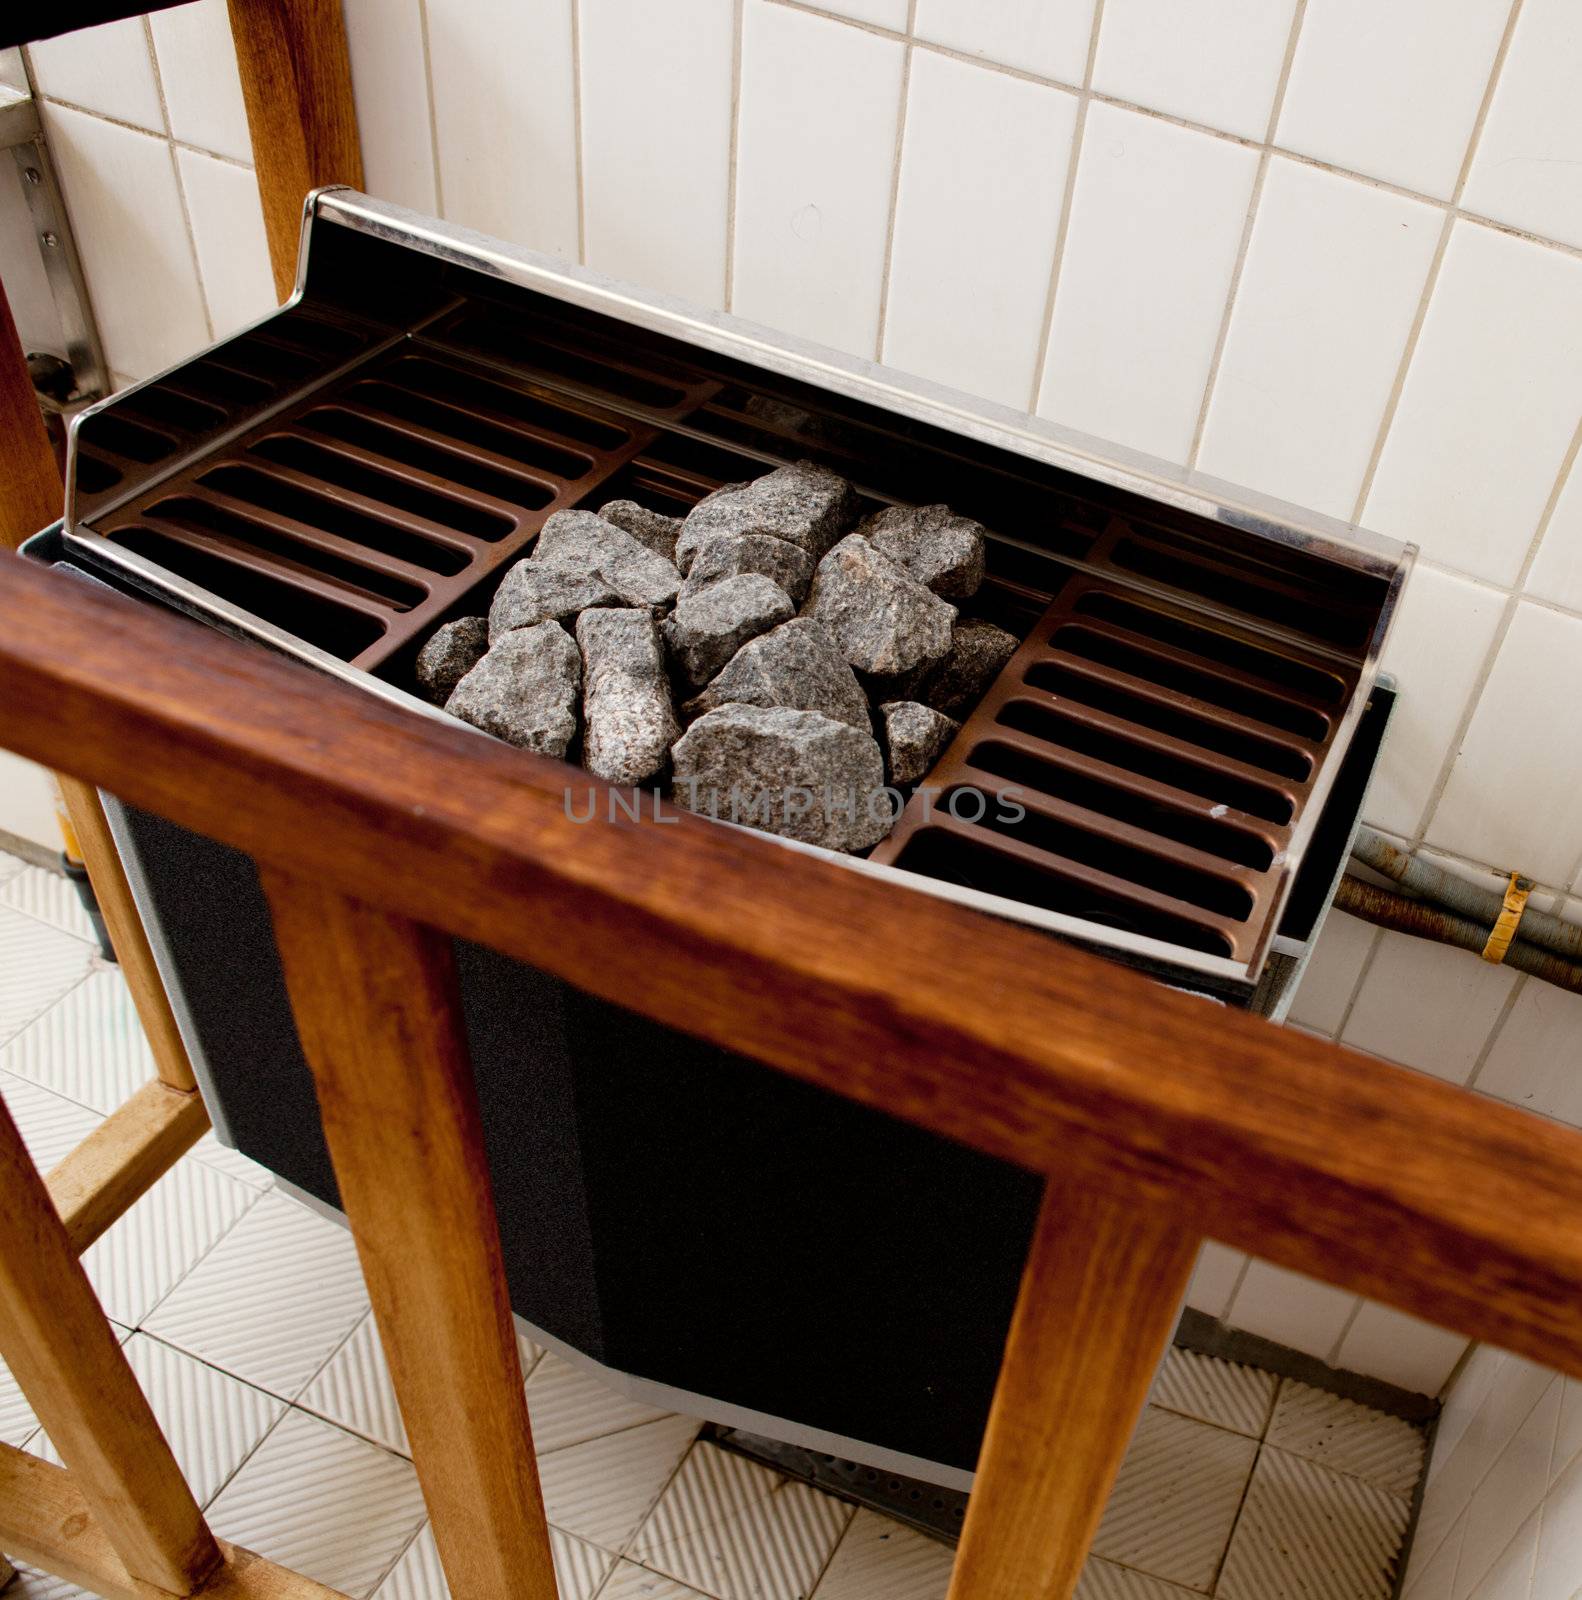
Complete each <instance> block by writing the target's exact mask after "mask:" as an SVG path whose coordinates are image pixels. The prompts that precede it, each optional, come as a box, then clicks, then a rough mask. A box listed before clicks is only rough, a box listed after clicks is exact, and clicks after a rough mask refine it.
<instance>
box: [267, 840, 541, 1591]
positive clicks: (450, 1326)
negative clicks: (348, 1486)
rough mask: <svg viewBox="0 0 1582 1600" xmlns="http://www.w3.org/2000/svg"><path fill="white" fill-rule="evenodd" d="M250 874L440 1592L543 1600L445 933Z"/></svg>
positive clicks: (535, 1511)
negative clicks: (269, 926) (406, 1445)
mask: <svg viewBox="0 0 1582 1600" xmlns="http://www.w3.org/2000/svg"><path fill="white" fill-rule="evenodd" d="M262 876H263V883H264V889H265V892H266V893H267V894H268V896H269V904H270V908H271V911H272V912H273V915H274V922H275V932H276V935H277V939H278V943H279V946H280V957H281V962H282V965H283V966H284V968H285V974H286V986H287V989H288V990H289V992H290V995H291V1008H292V1010H293V1012H295V1014H296V1019H297V1027H298V1031H299V1032H300V1033H301V1036H302V1046H303V1050H304V1052H305V1053H306V1055H307V1058H308V1064H309V1065H310V1066H311V1068H312V1069H313V1077H314V1082H315V1084H316V1085H317V1088H318V1096H319V1110H320V1113H321V1115H322V1117H323V1121H324V1135H325V1139H326V1141H327V1142H328V1144H329V1150H330V1157H331V1160H332V1161H333V1162H334V1165H335V1179H336V1182H337V1183H338V1184H339V1186H340V1193H341V1203H342V1205H343V1206H344V1207H345V1210H346V1216H347V1220H348V1221H349V1222H350V1223H351V1228H352V1235H353V1237H354V1238H355V1239H356V1241H357V1251H358V1255H359V1256H360V1257H361V1260H362V1268H363V1277H364V1279H365V1280H366V1281H367V1284H368V1295H369V1298H370V1299H371V1300H372V1302H373V1308H374V1316H375V1320H376V1323H377V1325H378V1329H379V1336H380V1340H381V1342H382V1344H383V1346H384V1352H385V1356H386V1359H387V1360H388V1362H389V1365H390V1376H391V1379H392V1381H393V1382H394V1385H395V1392H396V1398H397V1399H398V1400H399V1401H400V1404H401V1415H402V1418H403V1420H404V1421H405V1423H406V1428H407V1434H408V1436H409V1438H410V1439H411V1442H412V1459H413V1463H414V1464H415V1465H416V1467H417V1473H418V1479H419V1481H420V1482H421V1484H422V1486H423V1498H424V1500H425V1501H426V1502H427V1504H428V1509H429V1515H430V1517H431V1518H432V1520H433V1524H434V1537H435V1540H436V1542H437V1543H438V1546H439V1554H440V1560H441V1561H442V1563H443V1564H444V1568H445V1575H446V1577H447V1578H448V1579H449V1581H450V1592H451V1594H452V1596H454V1600H555V1595H556V1593H557V1591H556V1587H555V1572H554V1564H553V1561H552V1559H551V1556H550V1549H549V1530H548V1526H547V1524H546V1522H545V1520H544V1506H543V1500H542V1497H541V1495H540V1491H539V1484H538V1468H537V1465H536V1463H535V1461H534V1458H533V1440H532V1434H531V1431H530V1429H529V1426H528V1419H527V1402H526V1397H525V1395H524V1393H523V1384H522V1372H521V1366H520V1363H519V1360H518V1356H517V1346H516V1333H515V1328H514V1326H513V1324H512V1321H511V1310H510V1303H509V1301H508V1299H507V1295H506V1285H505V1271H504V1267H503V1265H502V1263H501V1259H500V1234H499V1227H498V1224H497V1221H496V1218H495V1209H494V1195H493V1190H492V1188H491V1186H490V1182H489V1173H488V1167H487V1164H486V1158H485V1155H484V1147H483V1129H482V1125H481V1122H480V1120H479V1114H478V1099H477V1094H476V1091H475V1089H474V1087H473V1081H472V1068H471V1064H470V1063H469V1061H468V1059H467V1046H466V1038H465V1034H464V1032H463V1026H462V1015H461V1001H460V995H459V991H458V989H457V984H456V974H455V970H454V963H453V959H452V956H451V949H450V941H449V940H448V939H447V938H445V937H444V936H443V935H441V934H438V933H436V932H434V931H433V930H432V929H431V928H426V927H423V926H422V925H421V924H419V923H415V922H409V921H407V920H406V919H404V918H401V917H397V916H392V915H390V914H388V913H386V912H383V911H379V910H377V909H376V908H374V907H372V906H369V905H365V904H363V903H361V902H359V901H356V900H351V899H348V898H346V897H345V896H343V895H339V894H336V893H334V892H333V891H332V890H329V889H325V888H321V887H319V886H318V885H316V884H314V883H312V882H310V881H308V880H306V879H299V878H294V877H290V876H287V875H286V874H284V873H281V872H279V871H278V870H274V869H265V870H264V871H263V874H262Z"/></svg>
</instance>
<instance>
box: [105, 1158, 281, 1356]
mask: <svg viewBox="0 0 1582 1600" xmlns="http://www.w3.org/2000/svg"><path fill="white" fill-rule="evenodd" d="M257 1198H258V1197H257V1195H256V1194H255V1193H254V1192H253V1191H252V1190H251V1189H247V1188H244V1187H243V1186H242V1185H241V1184H239V1183H233V1182H232V1181H231V1180H230V1179H229V1178H227V1177H225V1176H224V1175H223V1174H221V1173H218V1172H216V1171H214V1169H213V1168H212V1167H206V1166H204V1165H203V1164H202V1162H199V1161H194V1160H192V1159H191V1158H190V1157H187V1158H184V1159H183V1160H181V1161H179V1162H178V1163H177V1164H176V1165H175V1166H174V1167H172V1168H171V1169H170V1171H169V1172H167V1173H166V1174H165V1176H164V1177H163V1178H161V1179H160V1180H159V1182H158V1183H156V1184H155V1185H154V1187H153V1188H152V1189H150V1190H149V1191H148V1193H147V1194H145V1195H144V1196H143V1197H142V1199H140V1200H139V1201H137V1203H136V1204H135V1205H133V1207H132V1208H131V1210H130V1211H128V1212H127V1213H126V1214H125V1215H124V1216H122V1217H121V1218H120V1219H119V1220H118V1221H116V1222H114V1223H112V1224H111V1226H110V1229H109V1231H108V1232H107V1233H106V1234H104V1235H103V1237H102V1238H100V1239H98V1240H97V1241H96V1242H95V1243H94V1244H93V1245H91V1246H90V1247H89V1248H88V1250H87V1251H86V1252H85V1253H84V1254H83V1258H82V1264H83V1266H84V1267H85V1268H86V1269H87V1272H88V1278H89V1281H90V1282H91V1283H92V1284H93V1286H94V1288H95V1289H96V1290H97V1291H98V1295H99V1301H100V1303H101V1304H102V1305H103V1306H104V1309H105V1311H106V1313H107V1314H108V1315H109V1316H111V1317H113V1318H114V1319H115V1320H116V1321H117V1322H120V1323H124V1324H125V1325H126V1326H127V1327H129V1328H135V1327H138V1326H139V1325H140V1324H141V1323H142V1321H143V1319H144V1318H145V1317H146V1316H148V1314H149V1313H150V1312H151V1311H152V1310H153V1309H154V1307H155V1306H157V1305H158V1304H159V1303H160V1301H161V1300H163V1299H164V1298H165V1296H166V1295H168V1294H169V1293H170V1292H171V1290H172V1289H174V1288H175V1287H176V1285H177V1284H178V1283H180V1282H181V1280H182V1279H183V1278H184V1277H185V1276H186V1275H187V1274H188V1273H189V1272H190V1271H191V1270H192V1269H193V1267H195V1266H196V1265H197V1264H198V1262H199V1260H200V1259H201V1258H202V1257H203V1256H204V1254H205V1253H206V1252H207V1251H209V1250H210V1249H212V1248H213V1247H214V1246H215V1245H216V1244H217V1243H218V1242H219V1241H220V1240H221V1239H222V1238H223V1237H224V1236H225V1234H226V1233H227V1232H228V1231H229V1230H230V1228H231V1227H232V1226H233V1225H234V1224H235V1223H236V1222H237V1221H238V1219H239V1218H241V1217H242V1216H243V1215H244V1214H245V1213H246V1211H247V1208H248V1207H249V1206H250V1205H252V1204H253V1203H254V1201H255V1200H256V1199H257Z"/></svg>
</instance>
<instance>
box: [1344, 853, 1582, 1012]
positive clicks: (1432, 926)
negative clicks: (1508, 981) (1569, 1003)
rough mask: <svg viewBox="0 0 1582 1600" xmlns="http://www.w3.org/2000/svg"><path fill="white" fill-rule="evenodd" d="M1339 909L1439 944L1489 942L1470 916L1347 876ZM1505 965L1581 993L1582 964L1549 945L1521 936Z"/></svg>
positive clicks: (1474, 947) (1470, 946) (1476, 947)
mask: <svg viewBox="0 0 1582 1600" xmlns="http://www.w3.org/2000/svg"><path fill="white" fill-rule="evenodd" d="M1335 909H1336V910H1337V911H1345V912H1347V913H1349V914H1350V915H1351V916H1354V917H1360V918H1361V919H1362V920H1363V921H1364V922H1371V923H1373V924H1374V926H1375V927H1379V928H1389V929H1390V930H1391V931H1392V932H1395V933H1409V934H1412V935H1413V936H1415V937H1416V938H1419V939H1434V940H1437V941H1438V942H1439V943H1440V944H1449V945H1456V946H1458V947H1459V948H1461V949H1463V950H1471V951H1481V950H1482V949H1483V946H1484V945H1485V944H1486V943H1487V942H1488V937H1489V930H1488V929H1487V928H1486V927H1484V926H1483V925H1482V924H1480V923H1477V922H1474V921H1472V919H1471V918H1470V917H1462V916H1458V915H1457V914H1456V913H1455V912H1453V911H1447V910H1445V909H1444V908H1443V907H1442V906H1436V905H1431V904H1429V902H1428V901H1426V900H1410V899H1408V898H1407V897H1406V896H1405V895H1401V894H1396V893H1395V892H1394V891H1393V890H1391V889H1381V888H1380V887H1379V886H1378V885H1377V884H1372V883H1364V882H1363V881H1362V879H1360V878H1352V877H1345V878H1342V879H1341V880H1340V887H1339V888H1338V889H1337V890H1336V891H1335ZM1504 965H1506V966H1507V967H1514V968H1515V969H1516V970H1517V971H1518V972H1526V973H1529V974H1531V976H1533V977H1535V978H1541V979H1543V981H1544V982H1545V983H1552V984H1554V985H1555V986H1556V987H1557V988H1561V989H1569V990H1570V991H1571V992H1572V993H1573V994H1582V965H1578V964H1577V963H1576V962H1574V961H1567V960H1565V959H1564V958H1563V957H1562V956H1557V955H1555V954H1553V953H1552V952H1551V951H1548V950H1540V949H1538V948H1537V947H1536V946H1534V945H1530V944H1528V943H1527V942H1526V941H1525V940H1523V939H1515V940H1512V942H1511V947H1510V949H1509V950H1507V951H1506V952H1505V962H1504Z"/></svg>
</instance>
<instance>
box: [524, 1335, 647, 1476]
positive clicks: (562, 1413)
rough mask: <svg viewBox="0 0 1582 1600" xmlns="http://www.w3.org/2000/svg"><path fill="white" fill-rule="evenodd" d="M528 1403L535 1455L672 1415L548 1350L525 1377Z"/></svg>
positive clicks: (599, 1437)
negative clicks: (602, 1381)
mask: <svg viewBox="0 0 1582 1600" xmlns="http://www.w3.org/2000/svg"><path fill="white" fill-rule="evenodd" d="M527 1409H528V1414H529V1415H530V1416H531V1417H532V1419H533V1446H534V1448H535V1449H536V1450H537V1452H538V1453H539V1455H544V1454H546V1453H547V1452H548V1451H550V1450H562V1449H564V1448H565V1447H566V1446H567V1445H573V1444H581V1443H583V1442H584V1441H585V1440H588V1439H601V1438H603V1437H604V1435H605V1434H607V1433H619V1432H620V1431H621V1430H622V1429H623V1428H635V1427H637V1426H638V1424H639V1423H643V1422H656V1421H658V1419H659V1418H660V1417H665V1416H669V1415H670V1413H669V1412H667V1411H661V1410H660V1409H659V1408H658V1407H656V1406H645V1405H639V1404H638V1402H637V1401H635V1400H629V1399H627V1398H626V1396H625V1395H622V1394H617V1393H616V1392H615V1390H613V1389H612V1388H610V1386H609V1385H608V1384H605V1383H601V1382H600V1381H599V1379H598V1378H596V1377H594V1376H593V1374H592V1373H590V1372H585V1371H583V1370H582V1368H580V1367H574V1366H572V1365H571V1363H570V1362H567V1361H562V1360H561V1359H560V1358H559V1357H558V1356H554V1355H546V1356H545V1357H544V1359H543V1360H542V1361H540V1362H539V1363H538V1365H537V1366H536V1367H535V1368H534V1369H533V1376H532V1377H531V1378H529V1379H528V1381H527Z"/></svg>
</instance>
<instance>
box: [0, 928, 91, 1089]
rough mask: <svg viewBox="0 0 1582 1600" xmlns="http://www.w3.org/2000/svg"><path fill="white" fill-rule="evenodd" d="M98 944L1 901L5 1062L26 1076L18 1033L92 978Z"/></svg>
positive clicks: (0, 1030)
mask: <svg viewBox="0 0 1582 1600" xmlns="http://www.w3.org/2000/svg"><path fill="white" fill-rule="evenodd" d="M92 963H93V947H92V946H91V945H87V944H84V943H83V941H82V940H81V939H74V938H72V936H71V935H70V934H69V933H62V932H61V931H60V929H58V928H47V927H45V926H44V924H43V923H41V922H38V921H35V920H34V918H32V917H27V916H24V915H23V914H22V913H21V912H20V911H13V910H12V909H11V908H10V907H9V906H0V1044H7V1041H8V1040H11V1041H13V1043H12V1044H9V1045H7V1048H6V1051H5V1053H4V1055H0V1066H4V1067H6V1068H8V1069H9V1070H10V1071H12V1072H17V1073H19V1074H20V1075H21V1076H22V1077H28V1076H29V1074H28V1073H26V1072H23V1071H22V1069H21V1068H20V1067H19V1066H18V1065H17V1064H16V1062H15V1060H14V1059H13V1049H14V1037H15V1035H16V1034H18V1033H20V1032H21V1030H22V1029H23V1028H25V1027H26V1026H27V1025H28V1023H30V1022H32V1021H33V1019H34V1018H35V1017H37V1016H38V1015H39V1014H40V1013H41V1012H43V1011H45V1010H47V1009H48V1008H49V1007H50V1006H52V1005H54V1003H55V1002H56V1001H57V1000H59V999H60V997H61V996H62V995H63V994H65V993H66V991H67V990H68V989H70V988H71V987H72V986H73V985H74V984H78V983H81V982H82V980H83V979H84V978H85V977H87V975H88V971H89V968H90V966H91V965H92Z"/></svg>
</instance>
